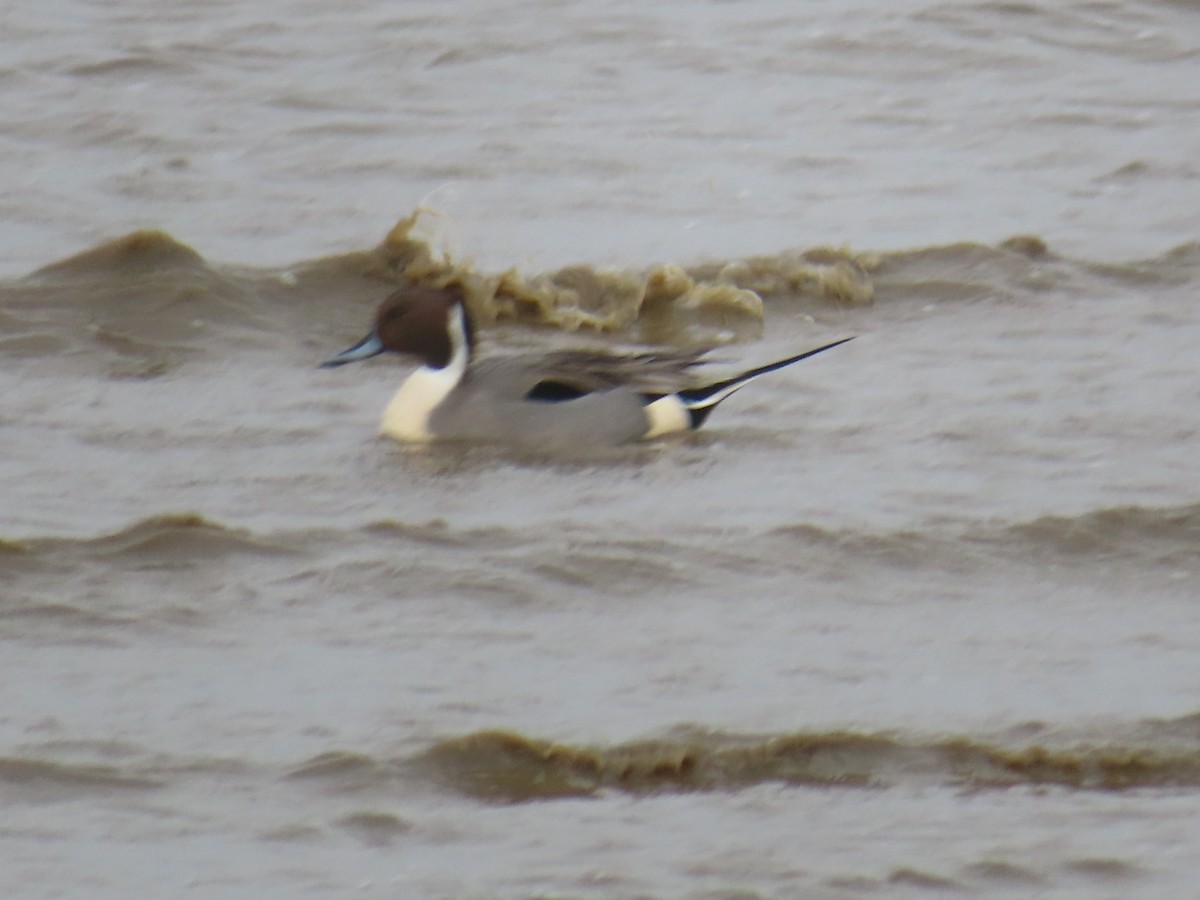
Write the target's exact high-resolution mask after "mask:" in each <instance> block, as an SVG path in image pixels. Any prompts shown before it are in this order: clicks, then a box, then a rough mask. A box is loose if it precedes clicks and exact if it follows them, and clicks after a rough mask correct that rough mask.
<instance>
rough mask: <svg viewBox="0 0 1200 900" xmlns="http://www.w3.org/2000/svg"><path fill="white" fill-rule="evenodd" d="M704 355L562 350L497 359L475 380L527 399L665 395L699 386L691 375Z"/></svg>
mask: <svg viewBox="0 0 1200 900" xmlns="http://www.w3.org/2000/svg"><path fill="white" fill-rule="evenodd" d="M705 352H706V351H705V350H695V351H682V352H665V353H663V352H653V353H650V352H647V353H621V354H614V353H611V352H604V351H600V350H559V351H552V352H550V353H546V354H542V355H539V356H536V357H532V356H507V357H506V356H497V357H492V358H489V359H484V360H481V361H480V362H479V363H477V364H476V365H475V366H474V367H473V370H472V376H473V377H476V378H479V379H480V380H487V381H488V382H489V383H490V384H492V385H493V386H494V387H495V388H497V389H502V390H503V392H504V393H505V394H506V395H508V396H509V397H512V398H516V397H521V398H524V399H527V400H540V401H548V402H555V401H562V400H574V399H577V398H579V397H583V396H586V395H587V394H593V393H596V392H599V391H611V390H614V389H617V388H626V389H628V390H632V391H635V392H637V393H643V394H650V395H662V394H669V393H674V392H675V391H679V390H685V389H687V388H691V387H695V386H696V385H697V384H698V383H699V382H698V379H696V378H695V377H694V376H693V375H692V374H691V370H692V369H694V368H695V367H697V366H699V365H701V364H702V363H703V359H702V357H703V355H704V353H705Z"/></svg>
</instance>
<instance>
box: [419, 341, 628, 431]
mask: <svg viewBox="0 0 1200 900" xmlns="http://www.w3.org/2000/svg"><path fill="white" fill-rule="evenodd" d="M544 378H545V375H544V373H540V372H538V371H537V370H536V369H533V368H531V367H529V366H528V365H527V364H526V363H525V362H524V361H523V360H522V359H520V358H515V359H503V358H501V359H493V360H489V361H488V363H487V364H486V365H480V366H479V367H478V368H475V369H472V370H471V371H470V372H469V373H468V374H467V376H466V377H465V378H464V379H463V380H462V382H461V383H460V384H459V385H458V387H456V388H455V390H454V391H452V392H451V393H450V395H449V396H447V397H446V399H445V400H444V401H442V403H440V404H439V405H438V407H437V408H436V409H435V410H433V413H432V415H431V416H430V419H429V426H430V431H431V432H432V434H433V436H434V437H436V438H438V439H446V440H466V441H479V442H488V443H496V442H499V443H510V444H523V445H525V446H529V447H534V448H542V447H546V448H549V447H588V446H612V445H616V444H623V443H627V442H629V441H636V440H638V439H639V438H642V437H644V436H645V434H646V432H647V430H648V429H649V420H648V419H647V417H646V411H645V406H646V399H645V397H644V396H643V395H642V394H641V393H639V392H638V391H637V390H634V389H632V388H627V387H604V388H601V389H599V390H594V391H592V392H590V393H583V394H581V395H580V396H571V394H572V393H573V392H572V391H571V390H570V389H567V390H563V391H561V392H558V391H546V390H542V389H541V388H542V386H544V385H545V383H546V382H545V380H544ZM579 387H580V389H581V390H587V389H588V388H590V385H588V384H580V386H579ZM531 394H532V396H531Z"/></svg>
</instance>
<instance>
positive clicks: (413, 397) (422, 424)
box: [379, 366, 458, 441]
mask: <svg viewBox="0 0 1200 900" xmlns="http://www.w3.org/2000/svg"><path fill="white" fill-rule="evenodd" d="M456 384H458V377H457V374H456V373H454V372H451V371H450V370H448V369H431V368H429V367H428V366H422V367H421V368H419V369H417V371H415V372H413V373H412V374H411V375H409V376H408V378H406V379H404V383H403V384H402V385H400V389H399V390H398V391H396V393H395V395H394V396H393V397H392V399H391V402H389V403H388V405H387V407H386V408H385V409H384V411H383V420H382V421H381V422H380V423H379V430H380V431H381V432H382V433H383V434H385V435H387V436H388V437H390V438H392V439H393V440H397V441H427V440H429V439H430V438H432V437H433V434H432V433H430V431H429V417H430V416H431V415H433V411H434V410H435V409H437V406H438V404H439V403H441V402H442V401H443V400H445V399H446V395H447V394H449V393H450V392H451V391H452V390H454V386H455V385H456Z"/></svg>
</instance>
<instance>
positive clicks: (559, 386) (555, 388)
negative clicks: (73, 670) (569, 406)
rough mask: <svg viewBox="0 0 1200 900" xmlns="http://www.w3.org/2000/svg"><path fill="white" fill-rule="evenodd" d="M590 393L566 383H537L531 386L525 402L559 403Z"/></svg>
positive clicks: (585, 389) (583, 388)
mask: <svg viewBox="0 0 1200 900" xmlns="http://www.w3.org/2000/svg"><path fill="white" fill-rule="evenodd" d="M590 393H591V391H590V390H588V389H587V388H585V387H581V386H580V385H577V384H571V383H570V382H567V381H549V380H548V381H539V382H538V383H537V384H535V385H534V386H533V388H532V389H531V390H530V391H529V393H528V394H526V395H525V399H526V400H540V401H541V402H543V403H561V402H562V401H564V400H576V399H578V398H579V397H582V396H584V395H585V394H590Z"/></svg>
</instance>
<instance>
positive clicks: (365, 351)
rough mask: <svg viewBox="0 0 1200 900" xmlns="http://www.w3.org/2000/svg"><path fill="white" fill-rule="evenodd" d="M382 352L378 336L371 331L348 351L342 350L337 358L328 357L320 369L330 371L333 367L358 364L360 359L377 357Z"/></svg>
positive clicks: (382, 348) (381, 343) (381, 344)
mask: <svg viewBox="0 0 1200 900" xmlns="http://www.w3.org/2000/svg"><path fill="white" fill-rule="evenodd" d="M383 350H384V347H383V342H382V341H380V340H379V335H377V334H376V333H375V332H374V331H372V332H371V333H370V334H368V335H367V336H366V337H365V338H363V339H362V340H361V341H359V342H358V343H357V344H355V345H354V346H353V347H351V348H350V349H349V350H343V351H342V352H341V353H339V354H338V355H337V356H331V357H329V359H327V360H325V362H323V363H321V368H322V369H332V368H334V367H335V366H344V365H345V364H346V363H352V362H358V361H359V360H360V359H370V358H371V357H372V356H378V355H379V354H380V353H382V352H383Z"/></svg>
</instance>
